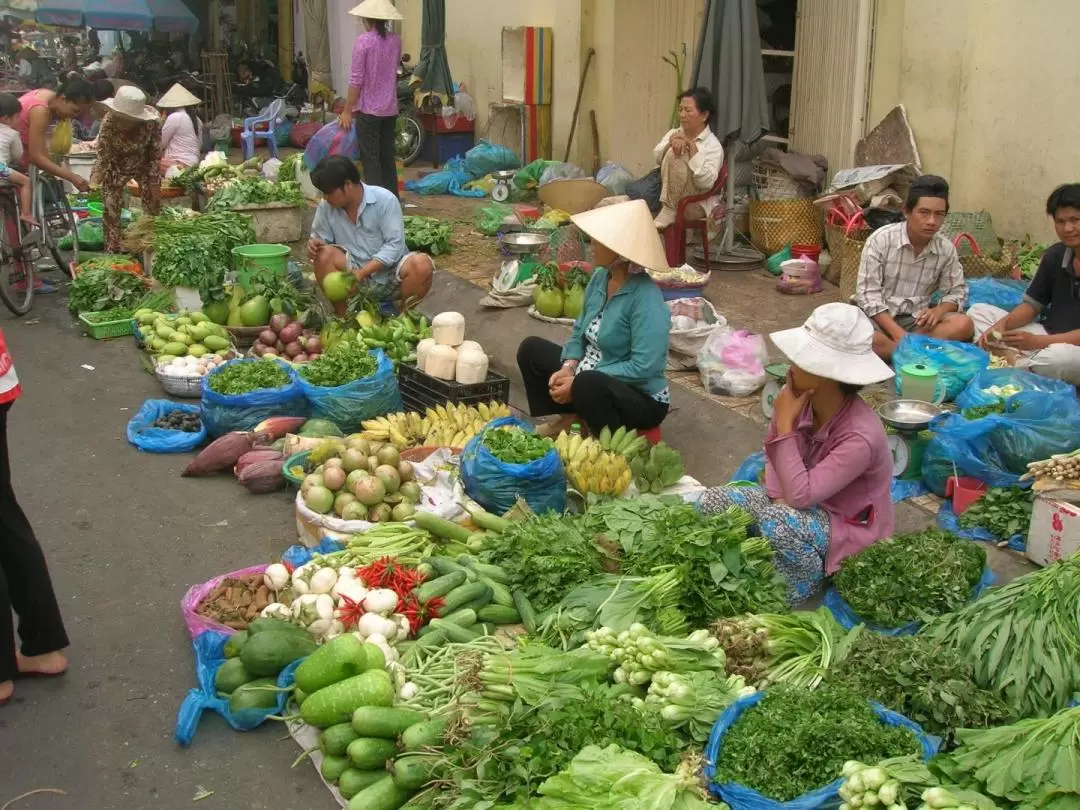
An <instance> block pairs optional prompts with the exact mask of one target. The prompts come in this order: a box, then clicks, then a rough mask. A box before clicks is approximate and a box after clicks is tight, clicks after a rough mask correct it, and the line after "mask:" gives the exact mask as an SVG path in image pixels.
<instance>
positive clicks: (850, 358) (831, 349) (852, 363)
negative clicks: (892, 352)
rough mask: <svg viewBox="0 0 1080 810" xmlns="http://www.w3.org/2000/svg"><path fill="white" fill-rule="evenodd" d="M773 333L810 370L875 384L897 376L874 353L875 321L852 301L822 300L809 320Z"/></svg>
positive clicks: (787, 352) (778, 344)
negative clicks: (825, 302) (841, 302)
mask: <svg viewBox="0 0 1080 810" xmlns="http://www.w3.org/2000/svg"><path fill="white" fill-rule="evenodd" d="M769 337H771V338H772V342H773V343H775V344H776V347H777V348H778V349H780V351H782V352H783V353H784V354H785V355H786V356H787V359H788V360H790V361H791V362H792V363H794V364H795V365H796V366H798V367H799V368H801V369H802V370H803V371H807V372H809V373H810V374H816V375H817V376H819V377H824V378H826V379H829V380H836V381H837V382H842V383H849V384H850V385H871V384H872V383H877V382H881V381H883V380H887V379H889V378H890V377H892V376H893V370H892V369H891V368H889V366H888V364H887V363H885V361H884V360H882V359H881V358H880V357H878V356H877V355H876V354H874V325H873V324H872V323H871V322H870V319H869V318H867V317H866V315H865V314H864V313H863V311H862V310H861V309H859V308H858V307H854V306H852V305H851V304H839V303H837V304H822V305H821V306H820V307H818V308H817V309H815V310H814V311H813V312H811V313H810V317H809V318H807V319H806V323H804V324H803V325H802V326H797V327H795V328H794V329H785V330H783V331H782V332H773V333H772V334H771V335H769Z"/></svg>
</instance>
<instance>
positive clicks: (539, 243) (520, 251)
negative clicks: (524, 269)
mask: <svg viewBox="0 0 1080 810" xmlns="http://www.w3.org/2000/svg"><path fill="white" fill-rule="evenodd" d="M547 243H548V237H547V236H546V235H545V234H542V233H504V234H503V235H502V236H500V237H499V244H501V245H502V246H503V249H504V250H505V251H506V252H507V253H510V254H512V255H514V256H527V255H528V254H530V253H536V252H537V251H538V250H540V248H542V247H544V246H545V245H546V244H547Z"/></svg>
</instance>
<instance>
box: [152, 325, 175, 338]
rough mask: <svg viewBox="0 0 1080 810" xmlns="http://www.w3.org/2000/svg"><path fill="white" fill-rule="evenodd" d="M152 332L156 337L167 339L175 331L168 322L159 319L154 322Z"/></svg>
mask: <svg viewBox="0 0 1080 810" xmlns="http://www.w3.org/2000/svg"><path fill="white" fill-rule="evenodd" d="M154 332H156V333H157V336H158V337H160V338H165V339H166V340H169V339H170V338H171V337H172V336H173V334H174V333H175V330H174V329H173V328H172V327H171V326H169V325H168V324H166V323H162V322H160V321H159V322H158V323H155V324H154Z"/></svg>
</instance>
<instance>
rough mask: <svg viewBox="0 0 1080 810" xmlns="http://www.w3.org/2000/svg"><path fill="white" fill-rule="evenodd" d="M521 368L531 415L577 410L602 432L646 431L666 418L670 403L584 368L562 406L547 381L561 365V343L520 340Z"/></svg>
mask: <svg viewBox="0 0 1080 810" xmlns="http://www.w3.org/2000/svg"><path fill="white" fill-rule="evenodd" d="M517 362H518V368H519V369H521V377H522V379H523V381H524V383H525V395H526V396H527V397H528V399H529V415H530V416H549V415H551V414H554V413H576V414H577V415H578V416H580V417H581V419H582V421H584V422H585V424H586V425H588V426H589V432H590V433H594V434H595V433H599V432H600V431H601V430H602V429H603V428H604V427H605V426H606V427H608V428H609V429H611V430H615V429H617V428H619V427H626V428H627V429H630V428H635V429H637V430H647V429H649V428H654V427H656V426H657V425H659V424H660V423H661V422H663V421H664V417H665V416H667V412H668V406H667V405H665V404H663V403H662V402H657V401H656V400H655V399H653V398H652V397H650V396H649V395H648V394H646V393H644V392H642V391H639V390H638V389H636V388H633V387H631V386H629V385H627V384H626V383H624V382H622V381H620V380H616V379H615V378H614V377H609V376H608V375H607V374H602V373H601V372H599V371H582V372H580V373H579V374H577V375H576V376H575V377H574V382H573V384H572V385H571V386H570V402H569V403H568V404H566V405H560V404H559V403H558V402H556V401H555V400H553V399H552V398H551V394H549V393H548V380H549V379H550V378H551V375H552V374H554V373H555V372H556V371H558V370H559V367H560V366H561V365H562V346H560V345H559V344H557V343H552V342H551V341H550V340H544V338H540V337H527V338H525V339H524V340H523V341H521V345H520V346H518V353H517Z"/></svg>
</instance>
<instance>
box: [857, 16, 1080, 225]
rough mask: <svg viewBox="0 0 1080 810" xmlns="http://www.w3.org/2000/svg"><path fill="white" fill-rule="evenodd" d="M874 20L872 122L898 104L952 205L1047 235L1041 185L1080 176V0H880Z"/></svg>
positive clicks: (925, 165)
mask: <svg viewBox="0 0 1080 810" xmlns="http://www.w3.org/2000/svg"><path fill="white" fill-rule="evenodd" d="M875 31H876V35H875V41H874V59H873V76H872V80H871V94H870V115H869V121H870V123H871V125H872V124H873V123H874V122H876V121H878V120H880V119H881V117H882V116H883V115H884V114H885V113H887V112H888V111H889V110H890V109H891V108H892V107H893V106H894V105H896V104H898V103H903V104H904V105H905V106H906V108H907V112H908V117H909V119H910V122H911V126H912V129H913V130H914V132H915V139H916V142H917V143H918V146H919V152H920V155H921V157H922V162H923V169H924V171H927V172H933V173H935V174H940V175H943V176H944V177H946V178H947V179H948V180H949V183H950V185H951V187H952V192H953V200H952V205H953V208H954V209H955V210H960V211H972V210H980V209H985V210H987V211H989V212H990V213H991V214H992V215H993V218H994V227H995V229H996V230H997V231H998V233H999V235H1002V236H1018V235H1023V234H1024V233H1031V234H1032V235H1033V236H1035V237H1037V238H1039V239H1041V240H1044V241H1045V240H1049V239H1052V238H1053V230H1052V228H1051V227H1050V225H1049V223H1048V221H1047V218H1046V216H1045V215H1044V214H1043V210H1044V204H1045V201H1046V196H1047V195H1048V194H1049V193H1050V191H1051V190H1052V189H1053V188H1054V187H1055V186H1057V185H1058V184H1060V183H1065V182H1071V181H1080V166H1078V165H1077V157H1076V135H1075V133H1076V131H1077V127H1078V126H1080V84H1078V83H1077V81H1076V67H1075V61H1076V53H1077V44H1076V40H1077V34H1078V32H1080V3H1077V2H1076V0H1025V2H1023V3H1017V2H1014V0H949V2H947V3H942V2H940V0H878V2H877V20H876V23H875Z"/></svg>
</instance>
